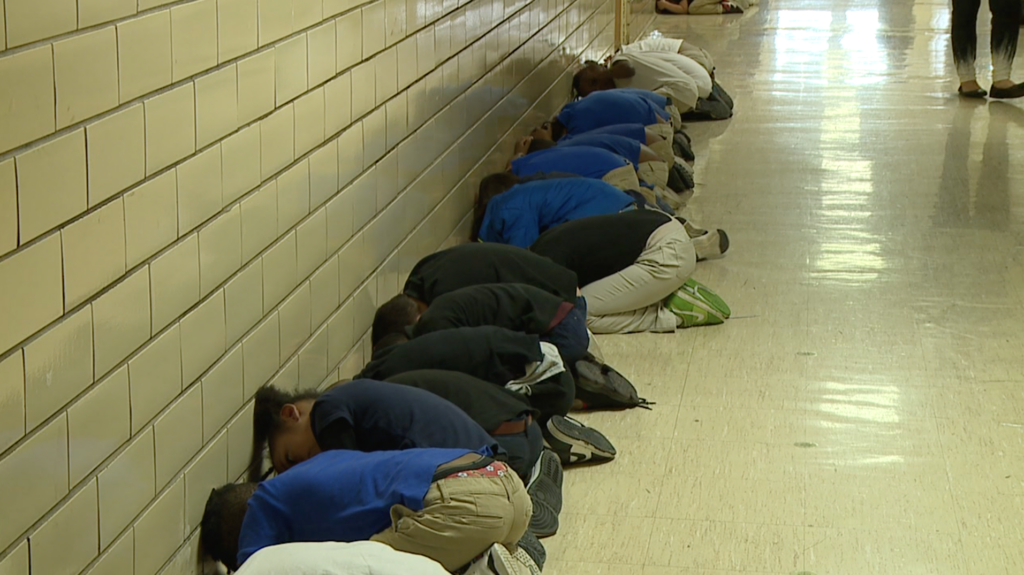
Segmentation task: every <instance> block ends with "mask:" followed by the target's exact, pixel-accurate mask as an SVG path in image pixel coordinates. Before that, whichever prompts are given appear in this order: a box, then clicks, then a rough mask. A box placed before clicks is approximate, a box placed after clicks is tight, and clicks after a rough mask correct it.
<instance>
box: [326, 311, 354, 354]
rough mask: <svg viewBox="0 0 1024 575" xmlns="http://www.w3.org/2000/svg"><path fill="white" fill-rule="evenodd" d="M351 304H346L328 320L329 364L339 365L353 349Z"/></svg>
mask: <svg viewBox="0 0 1024 575" xmlns="http://www.w3.org/2000/svg"><path fill="white" fill-rule="evenodd" d="M354 309H355V308H354V307H353V306H352V305H351V304H346V305H344V306H342V307H341V309H340V310H338V312H337V313H335V314H334V315H333V316H331V318H330V320H328V322H327V365H328V367H332V366H335V365H338V363H339V362H341V360H342V359H344V357H345V355H346V354H347V353H348V352H349V350H350V349H352V343H353V333H352V330H353V328H354V326H355V324H354V323H353V321H352V320H353V313H352V312H353V310H354Z"/></svg>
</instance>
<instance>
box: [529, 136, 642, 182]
mask: <svg viewBox="0 0 1024 575" xmlns="http://www.w3.org/2000/svg"><path fill="white" fill-rule="evenodd" d="M532 141H533V140H531V139H530V138H524V139H523V140H520V142H518V143H517V145H516V155H515V157H513V159H512V161H511V163H510V166H511V172H512V173H513V174H515V175H517V176H520V177H525V176H532V175H534V174H540V173H551V172H561V173H564V174H573V175H576V176H583V177H584V178H594V179H596V180H600V179H601V178H603V177H605V176H606V175H607V174H608V173H609V172H611V171H613V170H617V169H619V168H623V167H629V168H632V165H631V164H630V162H629V160H628V159H627V158H624V157H622V156H620V155H618V154H616V153H614V152H610V151H608V150H602V149H600V148H592V147H588V146H575V147H567V148H558V147H555V146H553V145H552V146H551V147H550V148H548V149H544V150H537V151H535V152H533V153H530V152H529V146H530V144H531V143H532ZM633 169H635V168H633Z"/></svg>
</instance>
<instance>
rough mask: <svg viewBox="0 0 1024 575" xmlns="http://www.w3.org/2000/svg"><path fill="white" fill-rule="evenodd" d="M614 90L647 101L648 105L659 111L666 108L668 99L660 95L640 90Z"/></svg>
mask: <svg viewBox="0 0 1024 575" xmlns="http://www.w3.org/2000/svg"><path fill="white" fill-rule="evenodd" d="M615 89H616V90H620V91H622V92H625V93H627V94H632V95H634V96H639V97H641V98H643V99H645V100H647V101H649V102H650V103H652V104H654V105H655V106H657V107H658V109H659V110H664V109H665V107H666V106H668V97H667V96H662V95H661V94H658V93H655V92H652V91H650V90H641V89H640V88H615ZM662 117H665V116H662Z"/></svg>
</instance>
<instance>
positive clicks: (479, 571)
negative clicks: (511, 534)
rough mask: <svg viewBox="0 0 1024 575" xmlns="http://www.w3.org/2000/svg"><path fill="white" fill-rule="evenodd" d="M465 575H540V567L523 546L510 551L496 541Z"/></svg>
mask: <svg viewBox="0 0 1024 575" xmlns="http://www.w3.org/2000/svg"><path fill="white" fill-rule="evenodd" d="M465 575H540V567H538V566H537V563H535V562H534V560H533V559H532V558H531V557H530V555H529V554H528V553H527V552H526V551H525V550H523V549H522V548H521V547H516V549H515V551H509V550H508V548H506V547H505V546H504V545H502V544H500V543H495V544H494V545H491V548H490V549H489V550H488V551H487V552H486V553H484V556H483V557H481V558H480V559H478V560H476V561H475V562H474V563H473V564H472V565H470V566H469V569H468V570H467V571H466V573H465Z"/></svg>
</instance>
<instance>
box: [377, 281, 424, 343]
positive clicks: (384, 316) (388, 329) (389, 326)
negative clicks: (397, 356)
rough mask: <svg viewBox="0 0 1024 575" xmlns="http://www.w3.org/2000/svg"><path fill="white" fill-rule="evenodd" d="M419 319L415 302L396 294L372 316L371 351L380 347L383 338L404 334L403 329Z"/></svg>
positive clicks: (403, 295)
mask: <svg viewBox="0 0 1024 575" xmlns="http://www.w3.org/2000/svg"><path fill="white" fill-rule="evenodd" d="M419 317H420V310H419V307H418V306H417V305H416V301H415V300H413V299H412V298H411V297H409V296H407V295H405V294H398V295H396V296H395V297H393V298H391V299H389V300H388V301H386V302H384V305H382V306H380V307H379V308H377V313H375V314H374V316H373V327H372V328H370V345H372V346H373V349H377V348H378V347H380V342H381V340H383V339H384V338H385V337H387V336H389V335H392V334H395V333H400V334H404V333H405V328H407V327H409V326H410V325H413V324H415V323H416V321H417V320H419Z"/></svg>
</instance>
